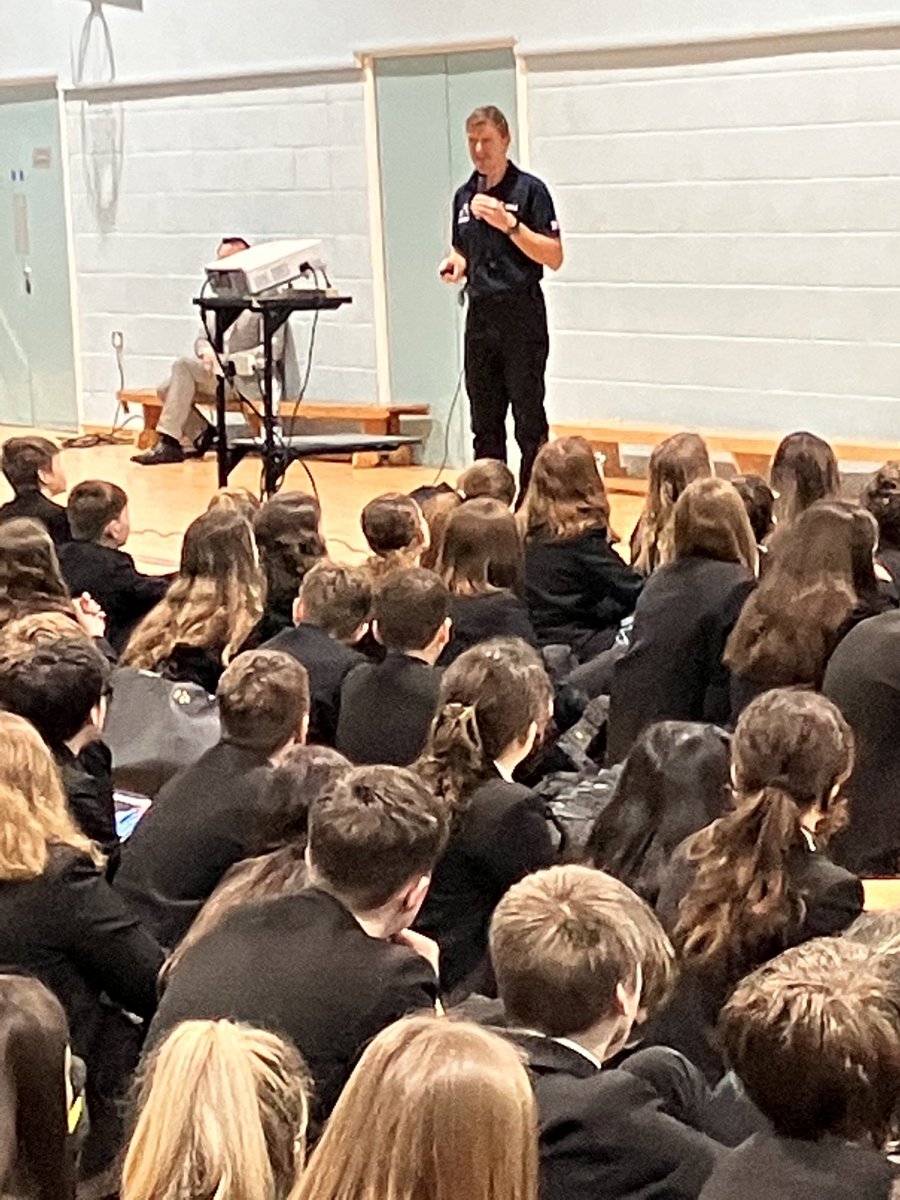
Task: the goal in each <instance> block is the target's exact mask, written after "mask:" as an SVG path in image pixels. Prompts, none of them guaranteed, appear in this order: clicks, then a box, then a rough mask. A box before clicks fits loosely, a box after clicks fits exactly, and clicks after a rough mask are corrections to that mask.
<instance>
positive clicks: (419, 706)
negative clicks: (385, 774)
mask: <svg viewBox="0 0 900 1200" xmlns="http://www.w3.org/2000/svg"><path fill="white" fill-rule="evenodd" d="M440 690H441V672H440V671H439V670H437V669H436V668H435V667H433V666H431V664H430V663H427V662H423V660H422V659H421V658H414V657H413V656H412V655H409V654H401V653H400V652H399V651H398V652H392V653H389V654H388V655H387V657H386V658H385V660H384V662H380V663H368V662H365V663H361V664H360V665H359V666H357V667H354V668H353V670H352V671H351V672H350V674H349V675H347V677H346V678H345V679H344V683H343V686H342V687H341V706H340V716H339V717H338V725H337V736H336V738H335V747H336V749H337V750H339V751H340V753H341V754H344V755H346V757H347V758H349V759H350V761H351V762H352V763H354V764H356V765H357V766H362V765H363V764H366V763H387V764H389V765H391V766H395V767H408V766H409V765H410V763H412V762H414V761H415V760H416V759H417V758H418V757H419V755H420V754H421V753H422V751H423V750H424V748H425V743H426V742H427V740H428V732H429V730H430V729H431V723H432V721H433V720H434V714H435V713H436V712H437V705H438V695H439V693H440Z"/></svg>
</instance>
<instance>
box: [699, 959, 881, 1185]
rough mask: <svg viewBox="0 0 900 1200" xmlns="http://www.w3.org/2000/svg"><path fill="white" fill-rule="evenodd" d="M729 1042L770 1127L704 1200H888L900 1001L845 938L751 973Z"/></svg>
mask: <svg viewBox="0 0 900 1200" xmlns="http://www.w3.org/2000/svg"><path fill="white" fill-rule="evenodd" d="M720 1030H721V1036H722V1043H723V1045H724V1047H725V1053H726V1056H727V1058H728V1062H729V1063H730V1065H731V1067H732V1069H733V1070H734V1071H735V1072H736V1073H737V1075H738V1077H739V1078H740V1080H741V1083H742V1084H743V1086H744V1088H745V1090H746V1092H747V1094H748V1095H749V1097H750V1099H751V1100H752V1101H753V1103H754V1104H755V1105H756V1106H757V1108H758V1109H759V1110H760V1111H761V1112H762V1113H763V1115H764V1116H765V1117H767V1118H768V1120H769V1121H770V1122H771V1128H770V1129H769V1130H768V1131H766V1132H761V1133H757V1134H755V1135H754V1136H753V1137H751V1138H750V1139H749V1141H746V1142H745V1143H744V1144H743V1145H742V1146H739V1147H738V1148H737V1149H736V1150H734V1151H733V1152H732V1153H731V1154H730V1155H729V1156H728V1157H727V1158H726V1159H723V1160H722V1161H721V1162H720V1163H719V1164H718V1166H717V1167H716V1169H715V1171H714V1172H713V1174H712V1176H711V1177H710V1179H709V1181H708V1183H707V1184H706V1187H705V1188H704V1189H703V1192H702V1193H701V1196H702V1200H755V1198H756V1197H758V1196H765V1197H766V1200H862V1197H865V1198H866V1200H890V1197H891V1196H896V1194H897V1192H896V1191H895V1190H894V1188H895V1187H897V1180H898V1177H900V1172H898V1168H897V1166H896V1165H894V1164H892V1163H890V1162H889V1161H888V1160H887V1159H886V1158H885V1156H884V1147H885V1143H886V1142H887V1141H888V1139H890V1138H892V1137H893V1136H894V1134H895V1129H896V1120H897V1112H898V1107H900V996H898V992H897V985H896V982H895V981H893V980H891V979H890V978H889V977H886V976H885V974H884V972H883V971H881V970H880V969H879V966H878V963H877V961H875V960H873V958H872V956H871V955H870V954H869V953H868V952H867V951H866V950H865V949H864V948H863V947H861V946H854V945H853V944H852V943H849V944H848V942H847V940H846V939H844V938H841V939H832V938H818V939H816V940H815V941H812V942H807V943H806V945H804V946H797V947H795V948H794V949H792V950H788V951H786V952H785V953H784V954H782V955H781V956H780V957H779V958H776V959H775V960H774V961H773V962H771V963H768V964H767V965H766V966H764V967H762V968H761V969H760V970H759V971H756V972H755V973H754V974H752V975H750V976H749V977H748V978H747V979H745V980H744V981H743V983H741V984H740V985H739V986H738V988H737V989H736V991H735V993H734V995H733V996H732V998H731V1000H730V1001H729V1002H728V1004H727V1005H726V1006H725V1009H724V1012H723V1013H722V1020H721V1023H720Z"/></svg>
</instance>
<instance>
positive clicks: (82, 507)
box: [66, 479, 128, 542]
mask: <svg viewBox="0 0 900 1200" xmlns="http://www.w3.org/2000/svg"><path fill="white" fill-rule="evenodd" d="M127 503H128V496H127V495H126V494H125V492H124V491H123V490H122V488H120V487H119V485H118V484H117V483H107V482H105V480H102V479H86V480H85V481H84V482H83V483H76V484H75V486H74V487H73V488H72V490H71V492H70V493H69V501H68V504H67V505H66V512H67V513H68V515H69V528H70V529H71V530H72V536H73V537H74V538H75V540H76V541H78V542H96V541H99V539H100V538H101V536H102V535H103V531H104V529H105V528H106V527H107V525H108V524H109V523H110V521H115V520H116V518H117V517H120V516H121V515H122V513H123V512H124V511H125V506H126V505H127Z"/></svg>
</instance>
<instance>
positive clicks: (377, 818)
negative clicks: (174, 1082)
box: [149, 767, 447, 1120]
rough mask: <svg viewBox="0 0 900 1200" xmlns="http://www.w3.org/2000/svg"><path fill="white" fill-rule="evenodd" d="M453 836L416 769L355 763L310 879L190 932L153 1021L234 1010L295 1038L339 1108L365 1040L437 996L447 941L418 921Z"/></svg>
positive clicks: (316, 830)
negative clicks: (200, 933) (419, 930)
mask: <svg viewBox="0 0 900 1200" xmlns="http://www.w3.org/2000/svg"><path fill="white" fill-rule="evenodd" d="M446 838H447V812H446V806H445V805H444V804H443V802H442V801H440V800H438V799H437V798H436V797H435V796H433V795H432V794H431V792H430V791H429V789H428V788H427V787H425V785H424V784H423V783H422V782H421V780H420V779H419V778H418V777H417V776H416V775H414V774H413V773H412V772H411V771H406V770H403V769H402V768H400V767H357V768H356V769H354V770H351V771H348V772H347V773H346V774H345V775H343V776H342V777H341V779H340V780H339V781H338V782H337V783H336V784H334V785H333V786H332V788H331V789H330V791H328V792H327V793H326V794H325V795H324V796H323V797H321V798H320V799H319V800H318V801H317V802H316V803H315V804H314V805H313V807H312V810H311V812H310V815H309V841H308V844H307V849H306V856H307V864H308V867H309V882H310V886H309V887H308V888H307V889H306V890H305V891H301V892H290V893H288V894H286V895H283V896H279V897H278V898H277V899H271V900H263V901H260V902H258V903H255V904H244V905H239V906H238V907H237V908H236V909H234V910H233V911H232V912H230V913H229V914H228V915H227V916H226V917H224V919H223V920H222V922H221V923H220V924H219V925H217V926H215V928H213V929H212V930H210V932H209V933H207V934H206V936H205V937H203V938H201V939H200V940H199V941H198V942H196V943H195V944H194V945H193V946H191V947H190V948H189V949H188V950H187V951H186V952H185V954H184V957H183V958H182V959H181V962H180V963H178V964H177V966H176V967H175V969H174V970H173V971H172V974H171V976H170V980H169V984H168V987H167V988H166V991H165V993H164V994H163V998H162V1001H161V1003H160V1007H159V1011H158V1013H157V1016H156V1019H155V1020H154V1023H153V1025H152V1027H151V1029H150V1035H149V1041H150V1043H151V1044H154V1043H157V1042H159V1041H160V1040H161V1039H162V1038H163V1037H164V1036H165V1035H166V1033H168V1031H169V1030H170V1029H172V1028H174V1026H175V1025H178V1024H179V1023H180V1022H181V1021H186V1020H192V1019H194V1018H198V1019H213V1020H214V1019H217V1018H222V1017H227V1018H230V1019H231V1020H235V1021H246V1022H247V1023H248V1024H251V1025H263V1026H266V1027H268V1028H270V1029H277V1030H278V1031H279V1032H280V1033H282V1034H283V1035H284V1036H286V1037H288V1038H290V1040H291V1041H293V1042H294V1044H295V1045H296V1046H297V1048H298V1049H299V1050H300V1052H301V1054H302V1055H303V1057H304V1059H305V1060H306V1063H307V1065H308V1066H309V1069H310V1072H311V1074H312V1077H313V1082H314V1095H315V1110H314V1111H315V1115H316V1118H317V1119H318V1120H321V1119H322V1118H324V1117H325V1116H327V1115H328V1114H329V1113H330V1112H331V1109H332V1108H333V1107H334V1104H335V1102H336V1100H337V1098H338V1096H339V1095H340V1092H341V1089H342V1088H343V1086H344V1084H345V1083H346V1081H347V1079H348V1078H349V1075H350V1072H351V1071H352V1069H353V1066H354V1064H355V1062H356V1060H357V1058H358V1057H359V1055H360V1053H361V1052H362V1050H363V1049H364V1047H365V1046H366V1044H367V1043H368V1042H369V1041H370V1040H371V1039H372V1038H373V1037H374V1036H375V1035H376V1034H377V1033H379V1032H380V1031H381V1030H382V1029H384V1028H385V1026H387V1025H390V1024H392V1023H393V1022H394V1021H396V1020H399V1018H400V1017H403V1016H405V1015H406V1014H407V1013H411V1012H416V1011H419V1010H422V1009H433V1008H434V1006H435V1001H436V999H437V991H438V981H437V947H436V946H435V945H434V943H433V942H430V941H429V940H428V939H427V938H423V937H420V936H419V935H417V934H414V933H412V932H411V931H410V925H411V924H412V922H413V921H414V920H415V917H416V914H417V912H418V911H419V907H420V905H421V903H422V900H423V899H424V898H425V893H426V892H427V891H428V885H429V883H430V882H431V870H432V867H433V866H434V863H435V861H436V860H437V857H438V855H439V854H440V853H441V850H442V849H443V846H444V843H445V841H446Z"/></svg>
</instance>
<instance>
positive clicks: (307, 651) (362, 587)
mask: <svg viewBox="0 0 900 1200" xmlns="http://www.w3.org/2000/svg"><path fill="white" fill-rule="evenodd" d="M371 608H372V585H371V582H370V579H369V576H368V574H367V572H366V571H363V570H357V569H354V568H352V567H342V566H340V565H339V564H338V563H333V562H328V561H323V562H320V563H318V564H317V565H316V566H315V567H313V568H312V570H311V571H309V572H308V573H307V574H306V575H305V576H304V577H303V583H302V584H301V585H300V595H299V597H298V599H297V600H296V602H295V604H294V621H295V622H296V624H295V626H294V628H293V629H285V630H282V632H281V633H279V634H278V635H277V636H276V637H274V638H272V639H271V640H270V641H268V642H266V643H265V646H264V647H263V648H264V649H265V650H283V651H284V652H285V653H286V654H292V655H293V656H294V658H296V659H297V661H298V662H300V663H302V664H303V666H304V667H306V670H307V673H308V674H309V695H310V711H309V740H310V741H311V742H316V743H322V744H323V745H326V746H333V745H334V739H335V736H336V734H337V727H338V717H339V715H340V708H341V687H342V686H343V683H344V679H345V678H346V677H347V675H348V674H349V673H350V671H352V670H353V668H354V667H356V666H359V665H360V664H361V663H363V662H365V659H364V658H363V656H362V655H361V654H360V653H359V651H357V650H355V649H354V648H353V647H354V646H355V645H356V643H357V642H358V641H359V640H360V638H361V637H362V636H363V634H364V633H365V632H366V630H367V628H368V625H369V616H370V612H371Z"/></svg>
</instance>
